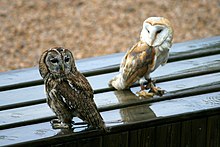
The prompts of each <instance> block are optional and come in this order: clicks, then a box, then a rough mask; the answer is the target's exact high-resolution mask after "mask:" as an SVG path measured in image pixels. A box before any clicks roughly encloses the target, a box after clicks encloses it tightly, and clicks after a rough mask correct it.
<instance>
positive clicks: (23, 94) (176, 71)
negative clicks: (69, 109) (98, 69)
mask: <svg viewBox="0 0 220 147" xmlns="http://www.w3.org/2000/svg"><path fill="white" fill-rule="evenodd" d="M219 58H220V55H214V56H208V57H202V58H196V59H190V60H184V61H179V62H173V63H168V64H167V65H166V66H164V67H161V68H159V69H158V70H156V71H155V72H154V73H153V74H152V77H154V78H156V79H157V81H158V82H161V81H168V80H169V81H170V80H174V79H181V78H183V77H190V76H195V75H200V74H206V73H209V72H211V71H212V72H217V71H218V70H219V72H220V67H219V66H218V65H219V64H220V61H219V60H218V59H219ZM178 66H181V68H174V67H178ZM209 69H210V71H209ZM116 74H117V72H116V73H109V74H102V75H98V76H91V77H88V80H89V82H90V83H91V85H92V87H93V88H94V90H95V93H99V92H103V91H109V90H111V88H108V81H109V80H110V79H111V78H112V77H113V76H114V75H116ZM100 81H102V82H100ZM182 86H183V85H182ZM165 89H166V88H165ZM33 93H35V94H34V95H33ZM45 97H46V96H45V93H44V87H43V85H39V86H32V87H26V88H20V89H14V90H8V91H2V92H0V101H1V104H0V110H3V109H9V108H14V107H20V106H28V105H31V104H39V103H44V102H45Z"/></svg>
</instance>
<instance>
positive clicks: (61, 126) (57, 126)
mask: <svg viewBox="0 0 220 147" xmlns="http://www.w3.org/2000/svg"><path fill="white" fill-rule="evenodd" d="M52 127H53V129H70V128H71V125H70V124H66V123H53V124H52Z"/></svg>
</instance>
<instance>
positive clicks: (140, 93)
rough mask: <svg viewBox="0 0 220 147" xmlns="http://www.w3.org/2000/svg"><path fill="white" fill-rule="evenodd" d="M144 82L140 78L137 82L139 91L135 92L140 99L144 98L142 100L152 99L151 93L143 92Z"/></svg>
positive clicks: (144, 88)
mask: <svg viewBox="0 0 220 147" xmlns="http://www.w3.org/2000/svg"><path fill="white" fill-rule="evenodd" d="M145 82H146V80H145V78H141V79H140V80H139V83H140V87H141V90H140V91H138V92H136V93H137V95H138V96H140V97H144V98H149V97H153V96H154V94H153V93H149V92H147V91H145V90H146V86H145V85H144V83H145ZM148 89H149V88H148Z"/></svg>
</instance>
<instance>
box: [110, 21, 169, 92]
mask: <svg viewBox="0 0 220 147" xmlns="http://www.w3.org/2000/svg"><path fill="white" fill-rule="evenodd" d="M172 39H173V29H172V26H171V25H170V22H169V21H168V20H167V19H166V18H163V17H150V18H148V19H146V20H145V21H144V23H143V28H142V31H141V35H140V41H139V42H137V43H136V44H135V45H134V46H133V47H132V48H130V49H129V50H128V51H127V53H126V54H125V56H124V57H123V59H122V62H121V65H120V71H119V72H120V73H119V74H118V75H117V76H115V77H113V79H111V80H110V81H109V85H110V86H112V87H114V88H116V89H117V90H123V89H127V88H129V87H130V86H131V85H132V84H133V83H134V82H136V81H139V83H140V86H141V91H140V92H139V93H138V94H140V95H148V93H147V92H144V90H145V89H150V92H152V93H153V94H157V95H160V96H162V95H163V94H164V90H161V89H160V88H157V87H155V85H154V82H153V81H152V80H151V78H150V73H151V72H153V71H154V70H155V69H157V68H158V67H159V66H160V65H164V64H166V62H167V60H168V57H169V49H170V48H171V46H172ZM145 81H147V82H148V84H147V85H146V86H144V82H145ZM149 95H151V96H152V94H149Z"/></svg>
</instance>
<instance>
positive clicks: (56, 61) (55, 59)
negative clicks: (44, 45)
mask: <svg viewBox="0 0 220 147" xmlns="http://www.w3.org/2000/svg"><path fill="white" fill-rule="evenodd" d="M50 61H51V62H52V63H58V59H57V58H53V59H50Z"/></svg>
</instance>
